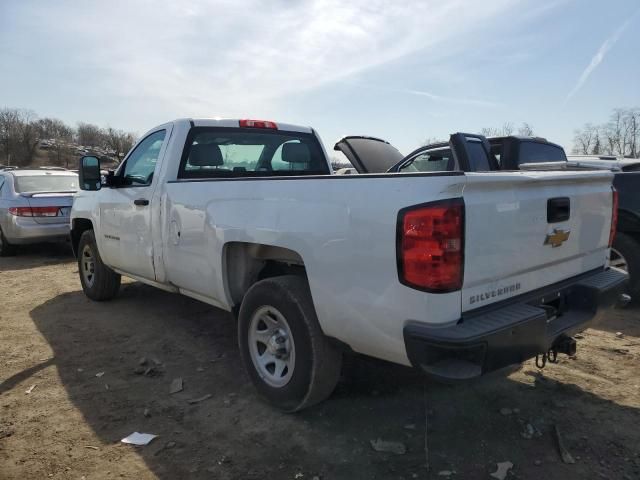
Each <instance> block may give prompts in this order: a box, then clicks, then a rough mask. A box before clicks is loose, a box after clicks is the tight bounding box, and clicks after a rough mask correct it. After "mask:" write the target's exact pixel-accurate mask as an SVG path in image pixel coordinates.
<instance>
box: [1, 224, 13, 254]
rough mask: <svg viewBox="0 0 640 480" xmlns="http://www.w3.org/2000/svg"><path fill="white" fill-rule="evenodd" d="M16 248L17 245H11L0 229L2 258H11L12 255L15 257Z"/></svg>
mask: <svg viewBox="0 0 640 480" xmlns="http://www.w3.org/2000/svg"><path fill="white" fill-rule="evenodd" d="M15 253H16V247H15V245H11V244H10V243H9V242H8V241H7V239H6V238H5V236H4V233H2V229H1V228H0V257H9V256H11V255H15Z"/></svg>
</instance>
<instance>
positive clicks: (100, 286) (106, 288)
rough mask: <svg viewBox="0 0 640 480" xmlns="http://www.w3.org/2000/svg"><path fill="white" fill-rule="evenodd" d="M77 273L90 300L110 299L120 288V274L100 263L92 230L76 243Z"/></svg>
mask: <svg viewBox="0 0 640 480" xmlns="http://www.w3.org/2000/svg"><path fill="white" fill-rule="evenodd" d="M78 273H79V274H80V283H81V284H82V290H83V291H84V293H85V295H86V296H87V297H89V298H90V299H91V300H96V301H103V300H111V299H112V298H113V297H115V296H116V295H117V294H118V290H119V289H120V275H119V274H117V273H116V272H114V271H113V270H111V269H110V268H109V267H107V266H106V265H105V264H104V263H102V259H101V258H100V252H98V246H97V245H96V239H95V235H94V233H93V230H87V231H86V232H84V233H83V234H82V236H81V237H80V242H79V243H78Z"/></svg>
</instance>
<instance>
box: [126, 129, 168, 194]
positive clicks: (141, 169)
mask: <svg viewBox="0 0 640 480" xmlns="http://www.w3.org/2000/svg"><path fill="white" fill-rule="evenodd" d="M165 135H166V131H165V130H159V131H157V132H154V133H152V134H151V135H149V136H148V137H147V138H145V139H144V140H142V142H140V143H139V144H138V146H137V147H136V148H135V150H134V151H133V152H131V155H129V157H128V158H127V161H126V163H125V165H124V170H123V171H122V185H124V186H147V185H151V180H153V172H154V171H155V169H156V163H157V162H158V157H159V155H160V149H161V148H162V144H163V143H164V137H165Z"/></svg>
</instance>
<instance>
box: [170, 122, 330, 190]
mask: <svg viewBox="0 0 640 480" xmlns="http://www.w3.org/2000/svg"><path fill="white" fill-rule="evenodd" d="M328 174H330V171H329V165H328V164H327V161H326V158H325V156H324V153H323V150H322V148H321V147H320V144H319V142H318V140H317V138H316V137H315V136H314V135H312V134H310V133H302V132H290V131H280V130H268V131H264V130H256V129H254V128H224V127H193V128H192V129H191V131H190V132H189V135H188V137H187V142H186V144H185V148H184V151H183V154H182V160H181V162H180V169H179V171H178V178H218V177H273V176H296V175H328Z"/></svg>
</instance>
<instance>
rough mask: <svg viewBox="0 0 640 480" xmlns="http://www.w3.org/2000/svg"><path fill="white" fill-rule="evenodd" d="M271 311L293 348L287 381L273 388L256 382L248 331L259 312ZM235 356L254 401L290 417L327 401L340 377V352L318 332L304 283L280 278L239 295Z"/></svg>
mask: <svg viewBox="0 0 640 480" xmlns="http://www.w3.org/2000/svg"><path fill="white" fill-rule="evenodd" d="M265 307H266V308H274V309H276V310H277V311H278V312H279V313H281V314H282V316H283V317H284V318H285V319H286V323H287V324H288V327H289V329H290V336H291V338H292V339H293V345H294V346H295V360H293V368H292V373H291V376H290V379H289V380H288V382H287V383H286V384H285V385H282V386H277V387H274V386H272V385H270V384H269V383H268V382H267V381H266V380H265V379H263V377H262V376H261V374H260V372H259V370H258V368H257V367H256V365H254V362H253V360H252V353H251V347H250V341H249V335H250V334H249V330H250V328H251V324H252V319H253V318H254V315H257V313H258V311H259V310H261V309H263V308H265ZM238 343H239V347H240V354H241V356H242V361H243V363H244V367H245V370H246V371H247V373H248V375H249V377H250V378H251V381H252V382H253V384H254V385H255V387H256V388H257V390H258V392H259V393H260V395H261V396H262V397H263V398H265V399H266V400H267V401H268V402H269V403H271V404H272V405H274V406H275V407H277V408H278V409H280V410H283V411H285V412H296V411H299V410H302V409H304V408H307V407H310V406H312V405H314V404H316V403H319V402H321V401H322V400H324V399H326V398H327V397H329V395H331V393H332V392H333V390H334V389H335V386H336V384H337V383H338V379H339V377H340V370H341V367H342V352H341V350H340V349H339V348H337V347H336V346H335V345H333V344H332V343H331V342H330V341H329V339H328V338H327V337H326V336H325V335H324V333H323V332H322V330H321V329H320V325H319V323H318V318H317V316H316V312H315V309H314V308H313V302H312V300H311V292H310V291H309V286H308V284H307V281H306V279H305V278H304V277H302V276H298V275H284V276H280V277H273V278H267V279H265V280H261V281H259V282H257V283H256V284H254V285H253V286H252V287H251V288H250V289H249V291H248V292H247V294H246V295H245V297H244V299H243V301H242V305H241V307H240V314H239V318H238Z"/></svg>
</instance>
